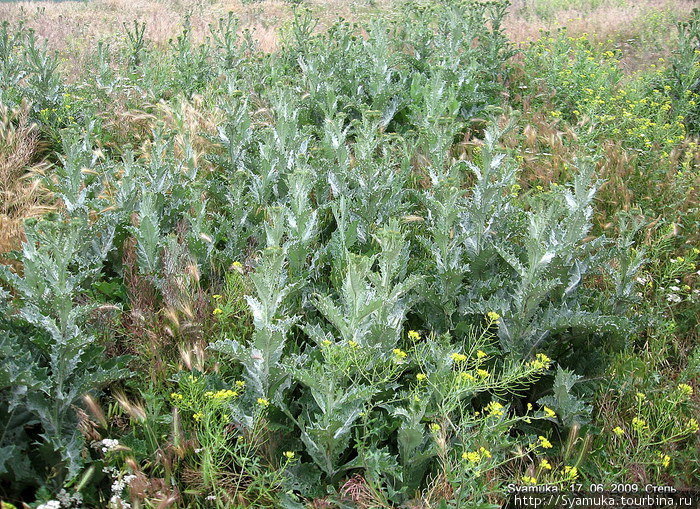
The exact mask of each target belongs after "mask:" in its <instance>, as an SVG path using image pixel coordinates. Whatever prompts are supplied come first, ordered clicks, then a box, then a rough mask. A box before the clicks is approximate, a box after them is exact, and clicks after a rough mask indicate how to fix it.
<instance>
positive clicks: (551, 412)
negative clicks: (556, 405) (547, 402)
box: [543, 406, 557, 419]
mask: <svg viewBox="0 0 700 509" xmlns="http://www.w3.org/2000/svg"><path fill="white" fill-rule="evenodd" d="M543 410H544V415H546V416H547V417H551V418H552V419H553V418H555V417H556V416H557V413H556V412H555V411H554V410H552V409H551V408H549V407H548V406H546V407H544V408H543Z"/></svg>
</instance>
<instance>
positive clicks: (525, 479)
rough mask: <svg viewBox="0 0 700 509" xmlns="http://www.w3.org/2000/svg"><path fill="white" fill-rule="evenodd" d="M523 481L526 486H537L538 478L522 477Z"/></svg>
mask: <svg viewBox="0 0 700 509" xmlns="http://www.w3.org/2000/svg"><path fill="white" fill-rule="evenodd" d="M522 481H523V482H524V483H525V484H537V478H535V477H532V476H529V475H524V476H523V477H522Z"/></svg>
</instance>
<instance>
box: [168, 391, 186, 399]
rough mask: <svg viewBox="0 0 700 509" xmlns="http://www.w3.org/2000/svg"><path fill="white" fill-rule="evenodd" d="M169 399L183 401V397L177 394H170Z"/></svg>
mask: <svg viewBox="0 0 700 509" xmlns="http://www.w3.org/2000/svg"><path fill="white" fill-rule="evenodd" d="M170 397H171V398H173V399H174V400H175V401H182V400H183V396H182V394H180V393H179V392H173V393H171V394H170Z"/></svg>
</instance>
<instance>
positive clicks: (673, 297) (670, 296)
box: [666, 293, 683, 303]
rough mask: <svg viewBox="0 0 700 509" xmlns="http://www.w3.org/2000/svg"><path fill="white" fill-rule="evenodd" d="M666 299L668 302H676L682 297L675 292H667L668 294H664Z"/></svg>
mask: <svg viewBox="0 0 700 509" xmlns="http://www.w3.org/2000/svg"><path fill="white" fill-rule="evenodd" d="M666 300H667V301H669V302H676V303H678V302H680V301H682V300H683V299H681V298H680V296H679V295H676V294H675V293H669V294H668V295H667V296H666Z"/></svg>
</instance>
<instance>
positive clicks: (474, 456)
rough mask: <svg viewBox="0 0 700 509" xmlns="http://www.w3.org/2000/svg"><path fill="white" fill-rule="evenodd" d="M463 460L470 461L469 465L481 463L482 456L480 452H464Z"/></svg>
mask: <svg viewBox="0 0 700 509" xmlns="http://www.w3.org/2000/svg"><path fill="white" fill-rule="evenodd" d="M462 459H465V460H467V461H469V463H479V461H481V456H480V455H479V453H478V452H476V451H474V452H463V453H462Z"/></svg>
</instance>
